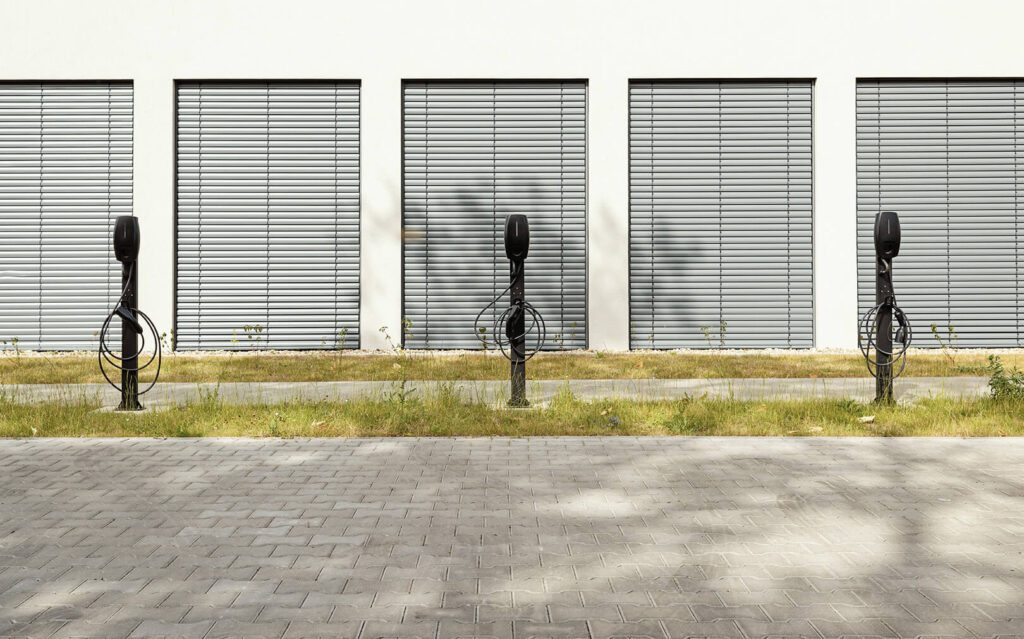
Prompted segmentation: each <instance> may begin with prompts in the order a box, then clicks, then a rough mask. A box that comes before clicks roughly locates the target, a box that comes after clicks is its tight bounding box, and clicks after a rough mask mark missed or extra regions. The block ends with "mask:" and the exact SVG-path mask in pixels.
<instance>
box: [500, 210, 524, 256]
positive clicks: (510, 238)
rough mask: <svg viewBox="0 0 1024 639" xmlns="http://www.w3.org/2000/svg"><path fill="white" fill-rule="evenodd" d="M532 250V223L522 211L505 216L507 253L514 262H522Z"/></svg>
mask: <svg viewBox="0 0 1024 639" xmlns="http://www.w3.org/2000/svg"><path fill="white" fill-rule="evenodd" d="M529 251H530V224H529V222H527V221H526V216H525V215H522V214H520V213H516V214H515V215H510V216H508V217H506V218H505V255H506V256H507V257H508V259H510V260H512V261H513V262H522V261H523V260H525V259H526V254H527V253H529Z"/></svg>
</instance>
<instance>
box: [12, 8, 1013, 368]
mask: <svg viewBox="0 0 1024 639" xmlns="http://www.w3.org/2000/svg"><path fill="white" fill-rule="evenodd" d="M1022 18H1024V4H1022V3H1019V2H1013V1H1010V0H1006V1H996V0H989V1H979V0H974V1H971V2H968V1H965V0H961V1H958V2H953V1H948V0H947V1H941V0H903V1H900V2H889V1H884V0H874V1H864V0H861V1H860V2H842V1H833V2H829V1H822V0H777V1H769V0H730V1H729V2H714V1H713V0H703V1H701V2H681V1H676V0H646V1H644V0H634V1H633V2H628V3H626V2H616V1H615V0H589V1H583V0H580V1H568V0H529V1H522V2H480V1H479V0H444V1H429V0H425V1H413V0H409V1H406V2H403V1H399V0H374V1H371V2H368V1H366V0H359V1H345V2H338V1H328V0H323V1H321V0H290V1H287V2H281V1H277V2H274V1H270V0H238V1H215V0H188V1H175V2H139V1H138V0H117V1H104V0H97V1H95V2H81V0H59V1H58V0H52V1H38V0H37V1H35V2H20V3H15V2H13V1H10V0H9V1H7V2H5V3H4V4H2V5H0V79H6V80H46V79H131V80H134V81H135V212H136V215H138V216H139V217H140V218H141V224H142V229H143V237H144V240H143V241H144V250H145V251H146V252H147V253H146V258H145V262H144V264H143V266H142V270H141V274H142V283H141V285H142V287H143V297H142V306H143V308H144V309H145V310H147V312H149V313H150V315H152V316H153V318H154V319H155V320H156V322H157V324H158V325H159V326H160V327H161V328H162V329H165V328H166V327H169V326H170V324H171V315H172V293H171V291H172V287H173V284H174V282H173V278H172V254H173V246H172V241H173V210H174V208H173V207H174V204H173V175H174V170H173V168H174V167H173V146H174V139H173V130H174V129H173V112H174V110H173V98H174V94H173V88H174V80H175V79H227V78H251V79H268V78H324V79H360V80H362V132H361V135H362V167H361V170H362V205H363V210H362V231H363V250H362V256H363V257H362V261H363V262H362V300H363V309H362V330H361V333H362V336H363V347H365V348H374V347H382V346H383V344H382V337H381V335H380V334H379V333H378V332H377V327H379V326H382V325H387V326H389V327H391V328H392V333H395V332H396V330H397V329H398V327H399V326H400V323H401V317H400V315H401V295H400V294H401V228H400V227H401V211H400V206H401V156H400V147H401V139H400V133H401V121H400V115H401V111H400V97H401V81H402V79H403V78H453V79H456V78H460V79H461V78H587V79H588V80H589V91H590V93H589V112H588V127H589V130H588V140H589V154H588V170H589V210H588V214H589V232H590V238H589V250H590V266H589V268H590V277H589V282H590V284H589V286H590V291H589V299H590V304H591V310H590V317H589V323H590V329H589V332H590V341H591V346H592V347H594V348H608V349H625V348H627V347H628V337H629V335H628V333H629V329H628V326H629V318H628V310H627V306H626V304H627V302H628V289H627V284H628V277H627V257H628V244H627V230H628V208H627V205H628V198H627V195H628V181H627V178H628V155H627V142H628V127H627V114H628V111H627V97H628V96H627V87H628V80H629V79H630V78H660V77H664V78H815V79H816V80H817V85H816V89H815V114H814V115H815V122H814V137H815V154H814V161H815V173H814V184H815V207H814V211H815V214H814V220H815V221H814V224H815V226H814V237H815V245H814V249H815V260H814V264H815V274H814V277H815V332H816V344H817V346H819V347H852V346H854V345H855V342H856V337H855V336H856V332H855V331H856V328H855V322H856V250H855V214H856V199H855V198H856V174H855V149H856V147H855V117H854V116H855V108H854V107H855V105H854V89H855V82H856V78H857V77H918V76H931V77H960V76H963V77H969V76H979V77H1019V76H1024V48H1022V47H1021V46H1020V41H1019V25H1020V24H1021V21H1022Z"/></svg>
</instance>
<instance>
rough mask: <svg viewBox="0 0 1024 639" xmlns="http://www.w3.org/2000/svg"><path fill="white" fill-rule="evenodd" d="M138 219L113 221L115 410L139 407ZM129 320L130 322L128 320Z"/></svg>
mask: <svg viewBox="0 0 1024 639" xmlns="http://www.w3.org/2000/svg"><path fill="white" fill-rule="evenodd" d="M140 239H141V238H140V236H139V219H138V218H137V217H134V216H130V215H125V216H121V217H119V218H117V221H116V223H115V224H114V256H115V257H116V258H117V259H118V261H119V262H121V289H122V290H123V291H124V297H123V299H122V301H121V305H120V308H119V310H118V314H119V315H121V357H122V369H121V404H120V405H119V406H118V407H117V410H142V404H140V403H139V331H138V327H139V318H138V315H136V313H135V311H134V310H133V309H136V308H138V307H139V243H140ZM129 320H130V321H129Z"/></svg>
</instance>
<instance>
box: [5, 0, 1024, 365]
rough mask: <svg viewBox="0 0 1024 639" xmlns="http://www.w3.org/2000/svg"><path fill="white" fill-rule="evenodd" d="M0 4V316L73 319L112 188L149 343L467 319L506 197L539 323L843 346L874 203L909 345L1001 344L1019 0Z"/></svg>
mask: <svg viewBox="0 0 1024 639" xmlns="http://www.w3.org/2000/svg"><path fill="white" fill-rule="evenodd" d="M0 12H2V20H0V42H3V45H0V340H11V339H13V338H17V339H18V340H19V342H20V344H21V345H22V346H23V347H27V348H41V349H55V350H63V349H75V348H88V347H89V346H90V345H91V340H92V339H93V338H92V336H93V334H94V332H95V331H96V330H97V329H98V328H99V323H100V322H101V321H102V316H103V315H104V314H105V312H106V309H107V308H108V307H109V305H110V304H111V303H112V301H113V300H114V299H116V297H117V294H118V290H117V288H118V286H119V278H118V274H117V268H116V263H114V262H113V261H112V260H113V258H112V254H111V252H110V251H109V247H108V244H109V228H110V226H111V225H112V219H113V217H116V216H117V215H124V214H132V213H133V214H135V215H137V216H138V217H139V218H140V224H141V228H142V234H143V245H142V257H141V263H140V291H141V295H140V297H141V300H140V301H141V306H142V308H143V309H144V310H146V312H147V313H149V315H150V316H152V317H153V319H154V320H155V322H156V324H157V325H158V326H159V327H160V328H161V329H162V330H165V331H168V332H170V330H171V329H172V328H173V330H174V333H175V338H176V341H177V343H178V347H179V348H184V349H201V350H202V349H220V348H233V347H237V346H241V347H249V346H250V344H249V343H247V342H246V340H247V338H248V334H249V333H251V332H252V330H253V329H252V327H254V326H258V327H259V328H260V332H259V335H260V337H259V339H261V340H262V345H264V346H266V347H271V348H285V349H292V348H295V349H305V348H334V347H337V346H344V347H349V348H353V347H361V348H365V349H377V348H386V347H388V346H389V345H390V344H391V343H397V342H398V341H399V340H404V342H405V343H406V345H407V346H408V347H411V348H425V349H435V348H438V349H440V348H463V347H473V346H474V344H475V341H474V340H475V337H476V336H475V335H474V334H473V332H472V331H473V329H472V320H473V316H474V315H475V314H476V312H477V311H478V310H479V309H480V308H482V307H483V305H484V304H486V303H487V301H488V300H489V298H490V297H492V296H493V294H495V293H498V292H500V291H501V290H502V289H503V288H504V285H505V283H506V279H505V278H507V263H506V262H505V261H504V257H503V252H502V251H501V247H500V243H501V237H500V232H501V224H500V221H501V219H503V217H504V216H505V215H506V214H508V213H512V212H517V213H526V214H527V215H529V216H530V219H531V227H532V229H533V230H534V238H533V240H534V241H533V245H532V246H531V258H530V260H529V261H528V263H527V264H528V269H530V270H528V273H527V294H528V296H531V297H532V299H533V300H534V302H535V304H536V305H537V306H538V307H539V308H540V309H541V311H542V312H543V313H544V315H545V317H547V318H548V320H549V324H550V326H549V337H550V338H551V339H550V343H549V344H548V347H549V348H556V349H557V348H593V349H607V350H626V349H630V348H676V347H697V348H699V347H702V346H708V345H713V346H719V345H725V346H727V347H738V348H767V347H779V348H810V347H818V348H833V347H834V348H852V347H855V346H856V344H857V317H858V315H859V312H861V311H862V310H863V308H864V307H865V306H866V305H867V304H869V302H870V299H871V293H872V290H871V286H870V272H869V271H868V266H867V265H868V264H869V263H870V260H871V253H870V238H869V237H868V234H869V229H870V220H871V218H872V217H873V215H874V213H875V212H876V211H878V210H880V209H891V210H895V211H897V212H899V213H900V215H901V219H902V220H903V223H904V232H903V241H904V248H903V251H902V253H901V255H900V257H899V258H897V261H896V267H895V284H896V288H897V292H898V293H899V295H900V302H901V305H902V306H904V307H905V308H906V309H907V311H908V313H909V314H910V315H911V319H912V321H914V322H915V324H916V325H917V328H918V334H919V336H921V337H919V342H920V343H921V345H927V344H925V343H924V342H927V341H928V338H927V337H926V336H922V334H926V333H927V327H928V325H929V324H932V323H934V324H937V325H938V326H939V327H940V329H941V330H942V331H943V332H945V331H946V330H947V329H949V328H950V327H952V328H953V329H954V330H955V331H956V332H957V333H958V334H959V335H960V339H961V345H964V346H978V347H1015V346H1024V343H1022V341H1024V219H1022V215H1024V213H1022V210H1024V208H1022V207H1024V49H1022V48H1021V47H1020V45H1019V37H1018V34H1017V31H1018V26H1017V25H1019V23H1020V22H1021V19H1022V18H1024V10H1022V9H1021V5H1020V4H1019V3H1015V2H1011V1H1006V2H1000V1H979V2H970V3H968V2H946V1H928V2H924V1H920V2H919V1H916V0H914V1H911V0H908V1H905V2H898V3H888V2H859V3H841V2H815V1H800V0H779V1H775V2H764V1H738V2H728V3H714V2H700V3H698V2H670V1H665V0H648V1H641V2H634V3H616V2H603V1H601V2H562V1H557V0H556V1H546V2H533V1H522V2H514V3H481V2H462V1H458V2H456V1H443V0H438V1H432V2H398V1H381V2H374V3H366V2H327V1H324V2H318V1H307V0H299V1H294V2H287V3H274V2H263V1H261V0H255V1H247V2H220V1H217V2H204V1H199V0H196V1H188V2H174V3H141V2H127V1H125V2H119V1H104V2H98V3H80V2H70V1H68V2H56V1H43V2H33V3H17V4H15V3H7V4H5V5H3V7H2V9H0ZM246 327H249V328H246ZM382 329H383V330H382Z"/></svg>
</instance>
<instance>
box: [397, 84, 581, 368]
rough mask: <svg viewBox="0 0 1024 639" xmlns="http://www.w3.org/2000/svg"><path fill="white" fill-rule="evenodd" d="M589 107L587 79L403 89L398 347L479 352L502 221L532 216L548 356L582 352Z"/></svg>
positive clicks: (503, 264) (532, 276) (503, 270)
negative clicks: (404, 324) (402, 322)
mask: <svg viewBox="0 0 1024 639" xmlns="http://www.w3.org/2000/svg"><path fill="white" fill-rule="evenodd" d="M586 99H587V98H586V83H584V82H407V83H405V85H404V89H403V122H404V132H403V180H404V184H403V186H404V197H403V201H404V202H403V224H404V231H405V240H404V248H403V259H404V265H403V266H404V269H403V270H404V315H405V317H406V318H408V320H410V321H411V322H412V327H411V329H410V330H411V334H409V335H407V336H406V346H407V347H410V348H478V347H479V346H480V344H479V342H478V340H477V338H476V337H475V336H474V334H473V319H474V318H475V317H476V314H477V313H478V312H479V311H480V310H481V309H482V308H483V307H484V306H485V305H486V304H487V302H488V301H490V300H491V299H492V298H493V297H494V296H495V295H496V294H497V293H500V292H501V291H502V290H504V288H505V287H506V286H508V279H509V266H508V260H507V259H506V258H505V249H504V243H503V237H502V233H503V227H504V220H505V217H506V216H507V215H509V214H511V213H524V214H526V215H527V216H529V220H530V235H531V237H530V254H529V257H528V259H527V271H526V296H527V299H528V300H529V301H531V302H532V303H533V304H534V305H535V306H536V307H537V308H538V309H539V310H540V311H541V313H542V314H543V315H544V318H545V319H546V321H547V325H548V343H547V344H546V345H545V348H549V349H552V348H554V349H557V348H583V347H585V346H586V344H587V332H586ZM507 304H508V299H507V296H506V297H505V298H504V299H503V301H502V305H501V306H499V310H501V309H504V307H505V306H507ZM493 316H494V313H490V314H488V315H487V316H485V318H486V319H488V320H490V319H492V318H493ZM487 326H488V328H489V327H490V321H488V322H487ZM396 332H397V331H396Z"/></svg>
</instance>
